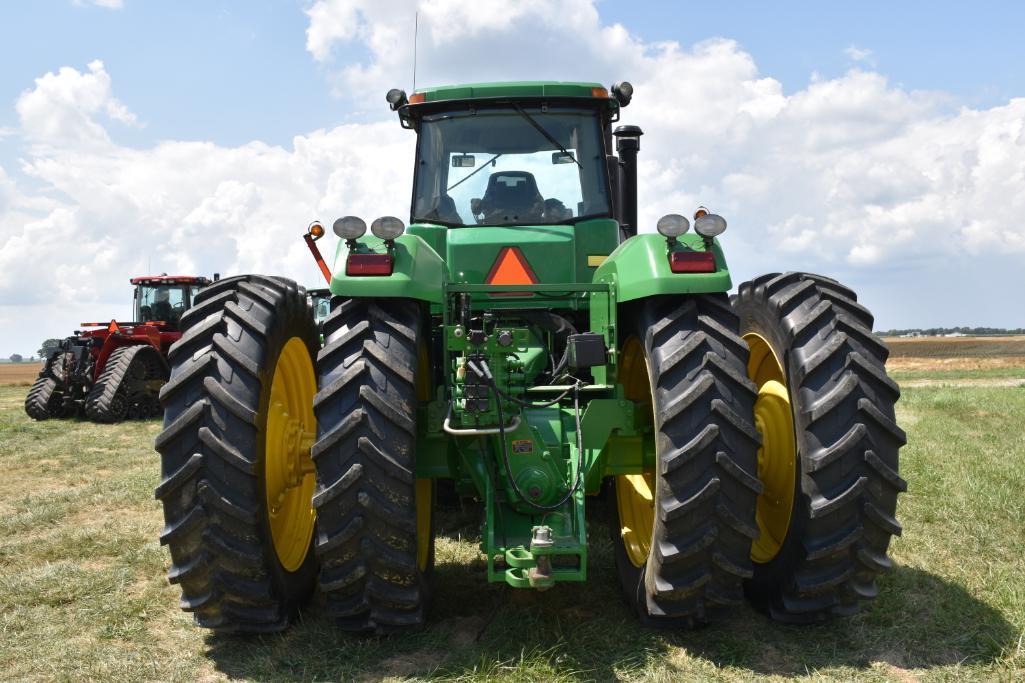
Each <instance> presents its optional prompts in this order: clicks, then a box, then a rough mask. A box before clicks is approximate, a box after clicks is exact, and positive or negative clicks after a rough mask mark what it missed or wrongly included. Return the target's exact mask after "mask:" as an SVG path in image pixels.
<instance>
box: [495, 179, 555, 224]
mask: <svg viewBox="0 0 1025 683" xmlns="http://www.w3.org/2000/svg"><path fill="white" fill-rule="evenodd" d="M479 213H482V214H484V222H485V223H486V224H492V225H494V224H502V223H526V222H537V221H540V220H541V217H542V214H543V213H544V197H542V196H541V193H540V192H539V191H538V189H537V181H536V180H534V174H533V173H528V172H526V171H499V172H497V173H492V174H491V176H490V177H489V178H488V187H487V189H486V190H485V191H484V197H482V198H481V200H480V207H479Z"/></svg>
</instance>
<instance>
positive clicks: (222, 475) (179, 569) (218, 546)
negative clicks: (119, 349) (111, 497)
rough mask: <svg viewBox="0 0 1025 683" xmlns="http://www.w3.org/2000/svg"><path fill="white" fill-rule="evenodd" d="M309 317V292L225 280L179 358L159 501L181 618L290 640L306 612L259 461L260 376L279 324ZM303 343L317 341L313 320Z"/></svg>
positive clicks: (186, 331) (210, 294)
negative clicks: (279, 556)
mask: <svg viewBox="0 0 1025 683" xmlns="http://www.w3.org/2000/svg"><path fill="white" fill-rule="evenodd" d="M306 309H308V305H307V303H306V295H305V291H304V290H303V289H302V288H299V287H297V286H296V285H295V284H294V283H292V282H290V281H287V280H283V279H278V278H270V277H262V276H254V275H246V276H239V277H234V278H225V279H223V280H220V281H218V282H215V283H213V284H212V285H209V286H208V287H205V288H204V289H203V290H201V291H200V293H199V295H198V296H197V299H196V304H195V306H193V307H192V308H191V309H190V310H189V311H187V312H186V313H185V314H184V315H183V316H182V319H181V328H182V332H183V334H182V337H181V339H180V340H179V341H178V342H176V343H175V344H174V345H173V346H172V347H171V350H170V353H169V359H170V361H171V365H172V369H171V377H170V380H169V381H168V382H167V384H165V385H164V386H163V388H162V389H161V391H160V400H161V403H162V404H163V406H164V409H165V414H164V430H163V431H162V432H161V433H160V435H159V436H158V437H157V439H156V449H157V451H159V452H160V455H161V483H160V485H159V486H157V488H156V491H155V492H154V493H155V496H156V498H157V499H158V500H160V501H161V502H162V503H163V507H164V519H165V522H166V523H165V526H164V529H163V531H162V532H161V535H160V542H161V544H162V545H166V546H168V548H169V550H170V553H171V560H172V565H171V568H170V570H169V572H168V579H169V580H170V581H171V583H175V584H178V585H179V586H180V588H181V591H182V597H181V608H182V609H183V610H185V611H188V612H192V613H193V616H194V618H195V621H196V622H197V623H198V624H199V625H200V626H204V627H208V628H213V629H216V630H219V631H241V632H247V633H261V632H273V631H279V630H281V629H283V628H284V627H285V626H286V625H287V624H288V621H289V617H290V614H291V613H292V612H293V611H294V609H295V608H296V604H293V602H292V601H290V599H289V598H288V596H287V595H285V589H284V588H283V585H284V584H282V582H281V580H280V576H279V574H278V573H276V569H275V565H274V563H275V562H276V558H274V556H273V553H274V551H273V548H272V547H269V546H268V544H269V543H270V540H269V538H268V532H267V530H266V521H265V518H266V514H265V501H264V496H265V494H264V492H263V488H262V484H261V482H260V480H259V477H258V473H257V463H256V462H255V461H254V458H255V453H256V443H257V438H258V434H257V426H256V425H257V419H256V415H257V411H258V410H259V400H260V391H261V386H262V383H263V382H269V381H270V377H269V376H266V373H263V374H261V372H260V369H261V368H266V367H267V364H268V363H272V362H273V360H272V359H270V360H268V359H267V358H265V354H266V352H267V350H268V348H269V344H270V342H269V341H268V338H267V334H268V332H269V331H270V330H272V328H274V325H275V320H282V319H284V318H285V317H288V316H289V315H291V316H293V319H294V317H295V316H300V315H301V314H304V313H305V312H307V311H306ZM301 332H303V333H304V334H306V335H307V336H308V337H309V338H310V339H315V337H314V336H313V335H314V334H315V328H313V324H312V316H310V322H309V325H308V329H306V328H303V330H301ZM287 336H290V335H287ZM282 343H283V342H282ZM311 343H313V342H311ZM261 538H262V539H264V540H263V542H261ZM314 571H315V567H314ZM312 576H313V575H312V574H311V575H310V582H309V588H310V589H312ZM306 595H308V591H307V592H306ZM300 597H302V596H300Z"/></svg>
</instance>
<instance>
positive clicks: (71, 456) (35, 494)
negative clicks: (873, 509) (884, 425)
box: [0, 386, 1025, 681]
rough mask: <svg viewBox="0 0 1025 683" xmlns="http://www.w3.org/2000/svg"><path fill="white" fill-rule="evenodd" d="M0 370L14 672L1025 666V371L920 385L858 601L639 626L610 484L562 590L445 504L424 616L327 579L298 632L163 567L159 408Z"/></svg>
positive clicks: (479, 672)
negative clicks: (157, 495) (44, 392)
mask: <svg viewBox="0 0 1025 683" xmlns="http://www.w3.org/2000/svg"><path fill="white" fill-rule="evenodd" d="M24 395H25V389H24V387H20V388H19V387H0V473H2V474H0V679H3V680H20V679H28V680H71V679H74V680H80V679H105V680H106V679H112V680H133V681H134V680H143V679H149V680H218V679H224V678H232V679H236V678H237V679H250V680H381V679H399V680H402V679H406V678H428V679H441V680H461V681H471V680H473V681H476V680H498V679H500V680H519V681H562V680H609V679H625V680H652V681H680V680H707V679H713V680H749V679H753V678H759V677H762V676H767V677H773V678H786V677H792V676H803V675H810V676H812V677H815V678H821V679H836V680H917V679H922V680H979V679H992V680H1021V679H1025V644H1023V641H1025V528H1023V526H1025V525H1023V522H1025V496H1023V491H1025V434H1023V429H1022V425H1023V424H1025V388H1020V387H970V388H967V387H944V386H936V387H922V388H909V389H907V390H906V391H905V394H904V397H903V398H902V399H901V402H900V404H899V411H898V417H899V421H900V422H901V424H902V425H903V426H904V427H905V429H907V431H908V446H907V447H906V448H905V449H904V450H903V451H902V475H903V476H904V477H905V478H907V479H908V481H909V484H910V490H909V492H908V493H907V494H906V495H904V496H903V497H902V498H901V501H900V507H899V510H898V516H899V518H900V520H901V522H902V523H903V524H904V529H905V532H904V535H903V536H902V537H901V538H898V539H896V540H895V542H894V543H893V545H892V547H891V551H892V552H891V554H892V557H893V559H894V561H895V568H894V570H893V571H892V572H891V573H889V574H888V575H886V576H885V577H883V578H882V579H881V580H880V587H881V591H880V596H879V598H878V599H877V600H876V601H874V602H873V603H872V604H871V605H870V606H869V607H868V609H866V610H865V611H863V612H862V613H861V614H859V615H857V616H855V617H853V618H849V619H845V620H840V621H835V622H831V623H828V624H823V625H817V626H810V627H793V626H785V625H781V624H777V623H774V622H772V621H769V620H768V619H766V618H765V617H764V616H762V615H761V614H759V613H757V612H755V611H753V610H751V609H748V608H744V609H740V610H738V611H737V612H736V614H735V615H734V616H733V617H732V618H730V619H729V620H728V621H726V622H725V623H722V624H719V625H716V626H713V627H708V628H704V629H701V630H698V631H686V632H655V631H650V630H646V629H642V628H640V627H638V626H637V625H636V624H635V622H634V620H633V618H632V616H631V615H630V614H629V613H628V611H627V609H626V608H625V606H624V603H623V601H622V599H621V597H620V593H619V588H618V585H617V584H616V580H615V575H614V573H613V571H612V555H611V544H610V543H609V541H608V540H607V539H608V529H607V527H606V525H605V523H604V519H605V510H604V509H603V507H602V505H601V504H600V503H597V504H595V506H594V509H593V510H592V522H591V529H590V534H591V540H592V546H591V547H592V553H591V557H590V566H589V571H590V578H589V581H588V582H587V583H586V584H581V585H562V586H559V587H557V588H556V589H553V590H551V591H549V592H546V593H533V592H528V591H517V590H513V589H509V588H505V587H504V586H499V585H489V584H487V583H486V582H485V580H484V568H483V563H482V561H481V560H480V557H479V555H478V552H477V544H478V540H479V539H478V538H477V534H478V529H479V511H478V510H475V509H472V508H467V509H466V510H463V511H461V512H448V513H445V514H444V515H443V516H442V520H441V521H442V524H441V526H442V528H441V530H440V536H439V538H438V545H437V556H438V564H437V568H436V572H435V582H434V585H435V596H434V609H433V612H432V614H431V618H430V625H429V628H427V629H426V631H424V632H423V633H419V634H415V635H411V636H404V637H390V638H368V639H361V638H353V637H349V636H346V635H344V634H343V633H341V632H340V631H338V630H337V629H336V628H334V627H333V626H332V624H331V623H330V622H329V621H328V620H327V619H325V618H324V616H323V613H322V611H321V605H320V603H319V601H318V600H316V599H315V600H314V602H313V604H311V605H310V606H309V608H308V609H307V610H306V611H305V612H304V613H303V615H302V619H301V621H300V623H298V624H296V625H295V626H293V627H292V628H291V629H289V630H288V631H287V632H285V633H283V634H280V635H275V636H265V637H226V636H217V635H213V634H210V633H208V632H206V631H202V630H200V629H198V628H195V627H194V626H193V625H192V623H191V621H190V618H189V616H188V615H186V614H184V613H182V612H181V611H180V610H179V609H178V606H177V602H178V590H177V589H176V588H175V587H173V586H170V585H168V584H167V581H166V578H165V576H166V565H167V562H168V557H167V555H166V553H165V552H164V551H163V550H162V549H161V547H160V546H159V543H158V541H157V539H158V535H159V532H160V528H161V526H162V515H161V511H160V508H159V505H158V504H157V503H156V502H155V501H154V500H153V495H152V491H153V488H154V486H156V484H157V482H158V479H159V464H158V459H157V455H156V454H155V453H154V452H153V450H152V443H153V438H154V437H155V436H156V434H157V432H158V431H159V424H158V422H156V421H153V422H145V423H131V424H123V425H118V426H103V425H93V424H89V423H86V422H74V421H63V422H45V423H33V422H31V421H30V420H29V419H28V418H27V417H26V416H25V414H24V412H23V411H22V401H23V399H24Z"/></svg>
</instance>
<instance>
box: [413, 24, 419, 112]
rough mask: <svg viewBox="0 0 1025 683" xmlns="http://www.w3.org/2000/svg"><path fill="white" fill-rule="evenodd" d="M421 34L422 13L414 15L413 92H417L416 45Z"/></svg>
mask: <svg viewBox="0 0 1025 683" xmlns="http://www.w3.org/2000/svg"><path fill="white" fill-rule="evenodd" d="M419 34H420V12H419V11H417V12H416V13H415V14H414V15H413V92H416V43H417V38H418V36H419Z"/></svg>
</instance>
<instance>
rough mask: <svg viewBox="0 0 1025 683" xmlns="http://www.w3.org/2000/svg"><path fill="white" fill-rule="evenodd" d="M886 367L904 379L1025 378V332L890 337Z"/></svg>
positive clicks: (896, 376) (888, 339) (887, 341)
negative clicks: (961, 335) (1008, 335)
mask: <svg viewBox="0 0 1025 683" xmlns="http://www.w3.org/2000/svg"><path fill="white" fill-rule="evenodd" d="M885 341H886V344H887V346H889V347H890V359H889V360H888V361H887V363H886V369H887V370H889V371H890V373H892V374H893V376H894V377H895V378H896V379H898V380H900V379H919V378H927V377H928V378H932V379H955V378H966V379H980V378H1017V377H1021V378H1023V379H1025V336H1018V337H888V338H886V340H885Z"/></svg>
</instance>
